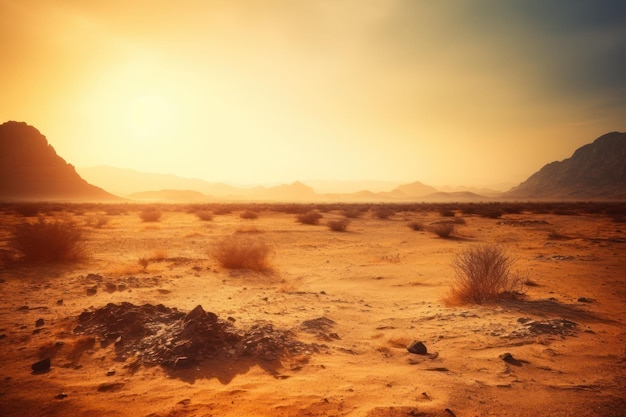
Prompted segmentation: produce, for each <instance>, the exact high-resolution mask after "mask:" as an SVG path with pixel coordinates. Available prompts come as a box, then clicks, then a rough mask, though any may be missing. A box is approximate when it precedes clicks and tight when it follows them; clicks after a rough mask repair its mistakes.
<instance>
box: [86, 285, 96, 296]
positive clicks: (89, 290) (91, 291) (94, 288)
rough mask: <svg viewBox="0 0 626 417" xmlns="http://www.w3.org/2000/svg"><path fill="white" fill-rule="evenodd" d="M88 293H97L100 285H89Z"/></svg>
mask: <svg viewBox="0 0 626 417" xmlns="http://www.w3.org/2000/svg"><path fill="white" fill-rule="evenodd" d="M86 292H87V295H96V293H97V292H98V286H97V285H94V286H93V287H87V291H86Z"/></svg>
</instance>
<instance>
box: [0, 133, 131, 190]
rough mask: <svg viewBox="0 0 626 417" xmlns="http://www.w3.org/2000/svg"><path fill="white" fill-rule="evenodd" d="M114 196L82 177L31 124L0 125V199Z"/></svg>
mask: <svg viewBox="0 0 626 417" xmlns="http://www.w3.org/2000/svg"><path fill="white" fill-rule="evenodd" d="M116 199H119V198H118V197H116V196H114V195H112V194H110V193H108V192H106V191H104V190H103V189H101V188H98V187H96V186H93V185H91V184H89V183H87V181H85V180H84V179H82V178H81V177H80V175H78V173H77V172H76V170H75V169H74V167H73V166H72V165H70V164H68V163H67V162H65V160H63V158H61V157H60V156H58V155H57V153H56V151H55V150H54V148H53V147H52V146H50V145H49V144H48V140H47V139H46V137H45V136H43V135H42V134H41V133H40V132H39V131H38V130H37V129H35V128H34V127H32V126H29V125H27V124H26V123H22V122H14V121H9V122H6V123H3V124H2V125H0V200H3V201H12V200H20V201H23V200H72V201H87V200H89V201H96V200H97V201H111V200H116Z"/></svg>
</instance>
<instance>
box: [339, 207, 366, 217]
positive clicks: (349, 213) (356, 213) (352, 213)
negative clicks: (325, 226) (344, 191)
mask: <svg viewBox="0 0 626 417" xmlns="http://www.w3.org/2000/svg"><path fill="white" fill-rule="evenodd" d="M341 214H343V216H344V217H347V218H349V219H358V218H359V217H361V215H362V214H363V212H362V211H361V210H358V209H356V208H348V209H345V210H342V212H341Z"/></svg>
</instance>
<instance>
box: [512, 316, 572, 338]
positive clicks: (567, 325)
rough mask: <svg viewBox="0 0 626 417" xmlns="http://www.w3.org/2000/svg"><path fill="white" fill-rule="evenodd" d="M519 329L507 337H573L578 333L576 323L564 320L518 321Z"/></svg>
mask: <svg viewBox="0 0 626 417" xmlns="http://www.w3.org/2000/svg"><path fill="white" fill-rule="evenodd" d="M518 322H519V323H521V327H520V328H519V329H517V330H515V331H513V332H511V334H510V335H509V337H512V338H517V337H528V336H540V335H553V336H562V337H565V336H574V335H576V333H578V323H575V322H573V321H570V320H566V319H550V320H532V319H524V318H521V319H518Z"/></svg>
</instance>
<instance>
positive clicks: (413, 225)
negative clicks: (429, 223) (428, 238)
mask: <svg viewBox="0 0 626 417" xmlns="http://www.w3.org/2000/svg"><path fill="white" fill-rule="evenodd" d="M408 226H409V227H410V228H411V229H413V230H415V231H418V232H419V231H421V230H424V223H422V222H418V221H414V222H411V223H409V224H408Z"/></svg>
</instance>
